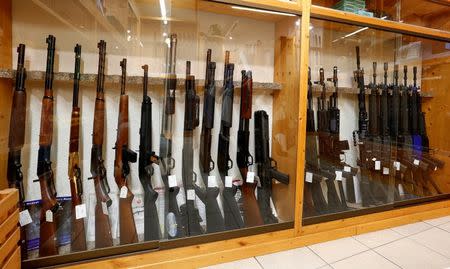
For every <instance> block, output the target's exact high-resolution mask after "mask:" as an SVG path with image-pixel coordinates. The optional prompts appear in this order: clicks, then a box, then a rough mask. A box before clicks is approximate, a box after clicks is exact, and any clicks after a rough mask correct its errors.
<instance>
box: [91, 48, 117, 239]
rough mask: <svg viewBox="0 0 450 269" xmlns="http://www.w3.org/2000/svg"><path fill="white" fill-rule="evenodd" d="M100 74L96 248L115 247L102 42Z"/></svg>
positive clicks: (94, 152)
mask: <svg viewBox="0 0 450 269" xmlns="http://www.w3.org/2000/svg"><path fill="white" fill-rule="evenodd" d="M97 47H98V49H99V59H98V73H97V97H96V98H95V108H94V127H93V134H92V149H91V174H92V177H91V178H90V179H93V180H94V186H95V197H96V200H97V202H96V204H95V248H104V247H110V246H112V245H113V241H112V236H111V226H110V224H109V216H108V208H109V207H110V206H111V204H112V200H111V198H109V195H108V193H109V191H110V189H109V185H108V180H107V178H106V168H105V164H104V160H103V138H104V135H105V134H104V133H105V96H104V85H105V59H106V42H105V41H103V40H100V42H99V43H98V45H97Z"/></svg>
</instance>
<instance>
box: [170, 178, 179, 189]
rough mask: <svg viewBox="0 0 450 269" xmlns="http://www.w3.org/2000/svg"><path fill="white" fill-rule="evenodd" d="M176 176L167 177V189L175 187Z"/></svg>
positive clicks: (176, 183)
mask: <svg viewBox="0 0 450 269" xmlns="http://www.w3.org/2000/svg"><path fill="white" fill-rule="evenodd" d="M177 186H178V182H177V176H176V175H170V176H169V188H173V187H177Z"/></svg>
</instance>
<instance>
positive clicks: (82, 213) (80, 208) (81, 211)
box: [75, 204, 87, 219]
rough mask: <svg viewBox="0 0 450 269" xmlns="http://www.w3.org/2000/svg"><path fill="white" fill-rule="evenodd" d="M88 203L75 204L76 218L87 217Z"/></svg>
mask: <svg viewBox="0 0 450 269" xmlns="http://www.w3.org/2000/svg"><path fill="white" fill-rule="evenodd" d="M86 216H87V215H86V205H85V204H81V205H77V206H75V218H76V219H84V218H85V217H86Z"/></svg>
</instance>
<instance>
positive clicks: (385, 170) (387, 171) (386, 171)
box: [383, 167, 389, 175]
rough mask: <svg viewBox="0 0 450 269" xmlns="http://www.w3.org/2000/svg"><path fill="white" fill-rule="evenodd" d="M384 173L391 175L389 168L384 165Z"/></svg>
mask: <svg viewBox="0 0 450 269" xmlns="http://www.w3.org/2000/svg"><path fill="white" fill-rule="evenodd" d="M383 175H389V168H387V167H383Z"/></svg>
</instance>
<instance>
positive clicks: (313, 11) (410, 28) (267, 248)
mask: <svg viewBox="0 0 450 269" xmlns="http://www.w3.org/2000/svg"><path fill="white" fill-rule="evenodd" d="M11 1H12V0H4V1H1V2H0V15H1V16H0V27H1V31H0V56H1V57H0V68H3V69H7V68H11V66H12V59H11V58H12V57H11V52H12V44H11V43H12V33H11V28H12V25H11V24H12V18H11ZM198 1H200V0H198ZM211 2H221V3H229V4H235V5H242V6H247V7H253V8H260V9H266V10H273V11H279V12H287V13H291V14H296V15H301V33H300V35H301V36H300V37H301V39H300V46H301V48H300V52H299V53H300V55H297V56H298V57H300V70H297V69H296V68H295V66H282V65H277V64H275V80H276V81H277V82H279V83H281V84H283V86H285V84H286V83H291V84H289V85H291V86H292V88H293V89H294V90H296V89H298V88H299V89H300V91H299V93H298V94H297V95H296V96H298V114H297V115H298V118H297V120H298V123H297V130H296V133H295V134H293V135H294V137H296V138H297V151H296V155H297V163H296V170H295V169H294V170H295V177H293V178H296V179H297V180H296V182H295V211H294V220H295V221H294V224H293V227H292V225H291V226H289V225H287V226H286V227H285V229H284V230H279V231H273V230H270V229H269V230H267V229H266V230H261V233H260V234H256V235H255V234H254V235H248V234H247V235H245V233H242V234H239V235H238V236H241V237H236V236H235V238H232V239H229V238H227V239H225V238H224V237H222V238H219V239H217V240H218V241H215V242H207V243H201V242H200V243H195V240H194V243H192V242H191V243H190V245H188V246H181V247H180V246H179V247H177V248H171V246H170V245H167V246H166V247H164V245H162V246H160V250H159V251H153V252H150V251H148V250H147V251H145V250H143V249H140V250H139V251H141V252H136V253H132V254H127V255H125V256H115V257H105V258H103V259H98V260H92V261H88V262H86V261H83V262H82V263H80V264H76V266H77V268H92V267H99V268H127V267H140V268H197V267H201V266H207V265H211V264H216V263H222V262H228V261H232V260H237V259H242V258H247V257H252V256H255V255H263V254H268V253H272V252H276V251H281V250H287V249H292V248H296V247H301V246H305V245H309V244H314V243H318V242H323V241H328V240H333V239H337V238H342V237H346V236H352V235H356V234H361V233H366V232H371V231H375V230H379V229H385V228H388V227H393V226H397V225H402V224H407V223H412V222H416V221H420V220H424V219H429V218H434V217H439V216H443V215H448V214H450V202H449V201H448V200H443V201H430V202H427V203H423V204H420V205H414V206H407V207H406V206H405V207H402V208H398V209H392V210H389V211H384V212H376V213H372V214H368V215H362V216H352V217H347V218H344V219H339V220H332V221H327V222H323V223H319V224H312V225H305V226H304V225H303V224H302V210H303V185H304V184H303V182H304V180H303V178H304V161H305V130H306V106H307V102H306V99H307V98H306V95H307V87H308V86H307V79H308V75H307V69H308V68H307V67H308V59H309V56H308V54H309V24H310V18H319V19H324V20H329V21H335V22H344V23H348V24H353V25H359V26H368V27H372V28H375V29H380V30H389V31H393V32H398V33H404V34H409V35H414V36H418V37H425V38H430V39H434V40H440V41H446V42H450V32H445V31H440V30H436V29H430V28H425V27H420V26H414V25H408V24H403V23H398V22H392V21H385V20H381V19H377V18H368V17H364V16H360V15H355V14H352V13H347V12H342V11H337V10H333V9H329V8H324V7H319V6H312V5H311V1H310V0H299V2H288V1H284V0H219V1H211ZM204 7H205V8H208V5H205V6H204ZM215 12H219V11H218V10H215ZM284 45H285V46H286V47H285V49H286V48H288V49H289V46H290V44H288V43H284ZM291 45H292V44H291ZM282 46H283V44H282ZM280 53H286V50H282V49H281V50H280V49H276V51H275V55H276V57H277V55H279V54H280ZM275 62H276V61H275ZM448 62H450V61H448V59H447V62H445V63H446V64H449V63H448ZM427 64H430V65H432V64H436V63H433V62H430V63H427ZM438 64H440V63H438ZM285 72H287V73H289V75H292V77H286V76H285V75H286V73H285ZM292 81H294V82H292ZM292 83H298V84H297V85H293V84H292ZM11 88H12V80H11V79H10V78H0V91H1V94H2V96H3V98H1V99H0V107H1V109H0V124H1V126H9V118H10V107H11V101H10V100H11ZM283 91H286V92H288V89H286V88H283ZM446 97H448V99H450V95H448V94H447V96H446ZM449 101H450V100H449ZM277 102H278V101H275V102H274V106H275V108H274V110H276V106H277ZM431 102H432V101H430V102H428V103H426V105H433V104H432V103H431ZM441 102H442V100H441ZM282 104H283V97H281V98H280V100H279V104H278V105H279V106H281V105H282ZM442 109H444V108H442ZM435 113H438V112H435ZM274 128H277V127H276V126H274ZM8 131H9V130H8V128H2V129H1V130H0V142H1V143H0V147H1V148H0V149H1V151H0V177H1V178H6V162H7V152H8V149H7V144H8V143H7V141H8ZM437 132H438V131H437V130H434V129H432V128H431V129H429V133H430V136H432V135H433V133H437ZM430 140H431V139H430ZM438 143H444V142H438ZM446 161H448V163H450V157H449V160H446ZM5 181H6V180H2V181H0V187H4V186H5V183H4V182H5ZM2 184H3V185H2ZM444 185H445V186H446V190H447V191H450V185H449V183H445V184H444ZM193 244H194V245H193ZM172 247H173V246H172ZM165 248H167V249H165ZM169 248H170V249H169ZM74 255H76V254H74ZM80 255H81V256H80V259H86V257H84V255H83V254H82V253H81V254H80ZM71 266H75V265H74V264H67V267H71ZM181 266H182V267H181ZM74 268H75V267H74Z"/></svg>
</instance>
